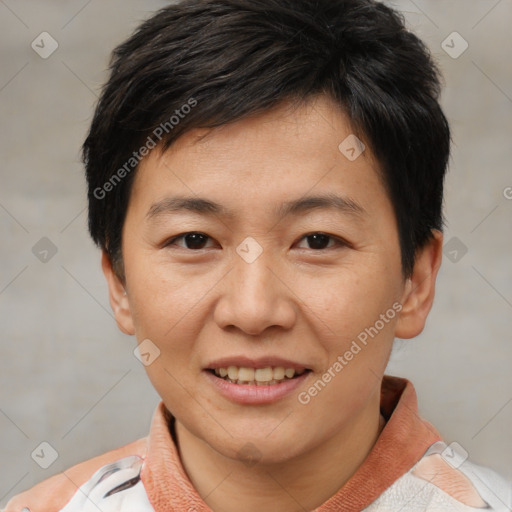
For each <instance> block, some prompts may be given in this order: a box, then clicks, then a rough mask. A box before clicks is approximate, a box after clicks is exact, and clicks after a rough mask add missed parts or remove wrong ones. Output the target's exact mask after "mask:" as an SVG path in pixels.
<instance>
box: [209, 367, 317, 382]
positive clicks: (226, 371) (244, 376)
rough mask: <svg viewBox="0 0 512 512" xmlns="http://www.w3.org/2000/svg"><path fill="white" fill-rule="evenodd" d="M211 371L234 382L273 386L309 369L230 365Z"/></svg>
mask: <svg viewBox="0 0 512 512" xmlns="http://www.w3.org/2000/svg"><path fill="white" fill-rule="evenodd" d="M210 371H211V372H212V373H214V374H215V375H216V376H217V377H220V378H221V379H223V380H225V381H227V382H230V383H232V384H245V385H253V386H272V385H275V384H280V383H282V382H284V381H286V380H290V379H293V378H295V377H298V376H300V375H302V374H303V373H304V372H306V371H307V370H306V369H304V368H302V369H295V368H284V367H282V366H276V367H274V368H272V367H271V366H267V367H265V368H247V367H244V366H242V367H238V366H228V367H222V368H215V369H210Z"/></svg>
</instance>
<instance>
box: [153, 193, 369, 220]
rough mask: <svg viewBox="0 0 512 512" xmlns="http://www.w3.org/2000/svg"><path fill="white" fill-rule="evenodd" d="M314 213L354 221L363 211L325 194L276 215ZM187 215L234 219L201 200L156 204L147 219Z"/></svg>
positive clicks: (226, 211) (346, 199)
mask: <svg viewBox="0 0 512 512" xmlns="http://www.w3.org/2000/svg"><path fill="white" fill-rule="evenodd" d="M316 209H334V210H337V211H339V212H341V213H343V214H345V215H348V216H352V217H354V218H363V217H364V216H365V215H366V210H365V209H364V208H363V207H362V206H361V205H360V204H359V203H357V202H355V201H354V200H352V199H350V198H349V197H343V196H339V195H336V194H324V195H316V196H307V197H301V198H300V199H296V200H294V201H287V202H284V203H282V204H281V205H279V206H278V208H277V209H276V210H275V212H274V213H275V215H276V217H278V218H279V219H283V218H285V217H287V216H289V215H300V214H303V213H306V212H309V211H312V210H316ZM181 211H189V212H192V213H197V214H200V215H208V216H220V217H225V218H228V219H231V218H234V217H236V213H235V212H233V211H232V210H230V209H228V208H226V207H225V206H223V205H220V204H218V203H215V202H214V201H210V200H208V199H204V198H201V197H179V196H176V197H167V198H165V199H162V200H161V201H158V202H156V203H155V204H153V205H152V206H151V208H150V209H149V211H148V213H147V215H146V217H147V218H148V219H149V220H152V219H155V218H158V217H162V216H167V215H171V214H173V213H179V212H181Z"/></svg>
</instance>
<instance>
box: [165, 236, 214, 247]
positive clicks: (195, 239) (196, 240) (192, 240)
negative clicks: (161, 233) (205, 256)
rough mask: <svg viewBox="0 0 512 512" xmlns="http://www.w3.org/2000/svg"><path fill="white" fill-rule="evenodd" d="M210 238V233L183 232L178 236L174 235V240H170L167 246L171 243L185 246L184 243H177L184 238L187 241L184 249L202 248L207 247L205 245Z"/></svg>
mask: <svg viewBox="0 0 512 512" xmlns="http://www.w3.org/2000/svg"><path fill="white" fill-rule="evenodd" d="M209 238H210V237H209V236H208V235H205V234H204V233H196V232H191V233H183V234H182V235H179V236H177V237H174V238H173V239H172V240H169V242H167V243H166V244H165V246H166V247H167V246H170V245H178V246H179V247H183V245H179V244H176V243H175V242H176V241H177V240H183V241H184V243H185V247H183V248H184V249H190V250H200V249H205V247H204V245H205V244H206V242H207V241H208V239H209Z"/></svg>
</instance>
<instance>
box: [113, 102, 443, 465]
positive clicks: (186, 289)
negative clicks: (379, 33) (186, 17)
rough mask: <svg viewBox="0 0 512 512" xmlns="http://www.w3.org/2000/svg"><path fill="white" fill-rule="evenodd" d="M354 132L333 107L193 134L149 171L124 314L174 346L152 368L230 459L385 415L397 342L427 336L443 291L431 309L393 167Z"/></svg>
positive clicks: (285, 453) (137, 191)
mask: <svg viewBox="0 0 512 512" xmlns="http://www.w3.org/2000/svg"><path fill="white" fill-rule="evenodd" d="M351 133H352V130H351V127H350V124H349V122H348V120H347V118H346V117H345V116H344V114H343V113H341V112H340V111H339V110H337V109H336V107H335V106H334V105H333V104H332V103H330V101H329V100H328V99H326V98H324V97H319V98H316V99H315V100H311V102H310V103H309V104H308V105H305V106H302V107H300V108H297V109H295V110H292V109H290V108H288V106H287V105H282V106H280V107H279V108H277V109H275V110H273V111H271V112H267V113H265V114H263V115H259V116H257V117H253V118H250V119H246V120H242V121H239V122H236V123H234V124H232V125H226V126H223V127H221V128H218V129H215V130H212V131H209V132H207V131H206V130H195V131H192V132H189V133H187V134H186V135H184V136H182V137H181V138H180V139H178V141H177V142H176V143H175V144H174V145H173V146H171V148H170V149H169V150H168V151H167V152H165V153H161V152H158V151H157V150H154V151H153V152H152V153H151V154H150V155H149V156H148V157H147V158H146V159H145V160H144V161H143V162H142V164H141V166H140V168H139V170H138V171H137V175H136V177H135V180H134V184H133V189H132V193H131V198H130V203H129V207H128V211H127V216H126V220H125V224H124V228H123V246H122V250H123V256H124V268H125V279H126V281H125V283H124V285H125V286H126V291H127V295H126V296H123V295H122V293H121V290H122V285H121V283H120V282H119V280H117V278H116V277H115V276H114V274H113V273H112V271H111V268H110V267H109V265H108V262H107V261H106V259H104V269H105V272H106V274H107V278H108V280H109V285H110V292H111V302H112V304H113V307H114V311H115V313H116V319H117V321H118V324H119V326H120V328H121V329H122V330H123V331H124V332H126V333H128V334H135V335H136V337H137V340H138V342H139V343H141V342H142V341H143V340H150V343H151V345H149V346H151V347H153V345H154V346H156V347H157V348H158V350H159V351H160V355H159V356H158V357H157V358H156V359H155V360H154V361H153V362H152V363H151V364H150V365H148V366H147V367H146V369H147V372H148V375H149V378H150V379H151V381H152V383H153V385H154V387H155V388H156V390H157V392H158V393H159V394H160V396H161V397H162V399H163V401H164V402H165V405H166V406H167V408H168V409H169V411H170V412H171V413H172V414H173V415H174V416H175V417H176V418H177V421H178V424H179V425H180V428H183V429H185V430H186V431H187V432H189V433H191V435H193V436H195V437H196V438H197V439H200V440H203V441H205V442H206V443H207V444H208V445H209V446H210V447H211V448H213V449H214V450H216V451H217V452H219V453H221V454H223V455H225V456H227V457H231V458H236V457H238V455H237V454H238V452H239V451H240V449H241V448H243V447H244V446H247V443H252V445H254V446H255V447H256V449H257V450H258V456H259V457H260V458H263V459H264V460H267V461H284V460H290V459H293V458H294V457H298V456H300V455H301V454H304V453H306V452H308V451H309V450H312V449H314V448H315V447H317V446H320V445H321V444H322V443H325V442H327V441H328V440H329V439H330V438H331V437H332V436H333V435H335V433H337V432H338V433H339V432H342V431H343V430H344V429H346V430H347V431H348V429H349V428H350V426H351V425H355V423H356V422H357V421H358V420H359V419H361V417H362V416H363V415H364V414H367V413H368V410H369V408H372V410H374V409H375V408H377V410H378V395H379V389H380V380H381V377H382V374H383V372H384V369H385V366H386V364H387V360H388V357H389V353H390V350H391V346H392V342H393V338H394V336H395V334H396V335H398V336H400V337H410V336H412V335H416V334H418V332H419V331H421V329H422V327H423V323H424V319H425V316H426V314H427V312H428V311H427V310H428V309H429V304H428V302H429V301H428V300H427V299H425V297H427V295H428V297H430V295H431V291H432V290H430V289H429V291H428V293H427V291H424V294H423V295H424V297H423V299H424V301H423V302H425V301H426V303H427V304H426V305H425V304H424V303H423V302H422V303H421V304H423V306H422V309H421V308H419V307H418V304H419V303H420V302H421V301H419V299H418V296H417V295H415V293H416V294H417V293H418V290H419V289H421V287H420V288H418V287H416V288H415V287H414V283H413V279H414V277H413V279H411V280H404V279H403V277H402V270H401V258H400V248H399V240H398V231H397V225H396V220H395V216H394V213H393V207H392V204H391V202H390V199H389V198H388V196H387V194H386V191H385V188H384V186H383V183H382V181H381V179H380V177H379V171H378V164H377V163H376V161H375V160H374V158H373V156H372V154H371V152H370V151H369V149H366V150H365V151H364V152H363V153H362V154H361V155H360V156H359V157H358V158H356V159H355V160H352V158H351V159H349V158H347V156H346V155H348V156H350V157H352V156H353V155H352V152H351V151H350V148H349V151H348V152H345V154H344V153H343V152H342V151H341V150H340V149H339V146H340V143H341V142H342V141H344V140H345V139H346V138H347V137H348V136H349V135H351ZM201 135H206V137H204V138H202V139H201V140H199V136H201ZM356 149H357V148H356ZM429 254H430V253H429ZM427 260H428V264H427V266H429V265H430V267H432V261H433V258H432V257H429V258H427ZM430 272H432V268H430ZM431 288H432V287H431ZM411 301H412V302H411ZM419 309H421V311H419ZM365 335H366V336H365ZM363 340H364V341H363ZM146 343H148V342H146ZM336 363H338V364H336ZM226 372H228V375H226V376H225V377H224V378H222V376H224V375H225V374H226ZM216 374H217V375H216ZM219 374H220V375H219ZM327 374H329V375H330V378H329V376H327V377H326V375H327ZM319 380H320V381H322V383H320V384H319V382H318V381H319ZM269 381H270V383H269Z"/></svg>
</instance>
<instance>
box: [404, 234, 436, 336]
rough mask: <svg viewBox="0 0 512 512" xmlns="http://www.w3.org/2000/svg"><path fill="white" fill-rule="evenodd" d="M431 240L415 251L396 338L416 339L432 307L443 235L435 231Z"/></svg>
mask: <svg viewBox="0 0 512 512" xmlns="http://www.w3.org/2000/svg"><path fill="white" fill-rule="evenodd" d="M432 235H433V236H432V239H431V240H429V241H428V242H427V244H426V245H425V246H424V247H422V248H421V249H419V250H418V251H417V252H416V259H415V262H414V270H413V272H412V275H411V276H410V277H409V278H408V279H407V280H406V285H405V289H404V292H403V295H402V300H401V304H402V310H401V311H400V316H399V318H398V321H397V323H396V329H395V336H396V337H397V338H404V339H407V338H414V337H415V336H418V334H420V333H421V332H422V331H423V329H424V327H425V322H426V320H427V316H428V314H429V312H430V309H431V308H432V303H433V301H434V294H435V284H436V278H437V273H438V271H439V267H440V266H441V260H442V256H443V234H442V233H441V232H440V231H438V230H432Z"/></svg>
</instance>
